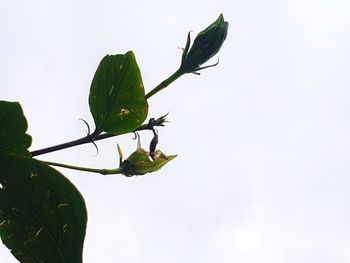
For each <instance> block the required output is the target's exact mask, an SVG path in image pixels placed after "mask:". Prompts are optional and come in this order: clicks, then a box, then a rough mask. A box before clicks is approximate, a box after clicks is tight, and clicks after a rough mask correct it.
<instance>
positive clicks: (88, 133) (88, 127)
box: [79, 118, 91, 136]
mask: <svg viewBox="0 0 350 263" xmlns="http://www.w3.org/2000/svg"><path fill="white" fill-rule="evenodd" d="M79 120H80V121H83V122H84V123H85V124H86V127H87V129H88V130H87V134H86V135H87V136H89V135H90V132H91V130H90V125H89V124H88V123H87V121H86V120H84V119H82V118H79Z"/></svg>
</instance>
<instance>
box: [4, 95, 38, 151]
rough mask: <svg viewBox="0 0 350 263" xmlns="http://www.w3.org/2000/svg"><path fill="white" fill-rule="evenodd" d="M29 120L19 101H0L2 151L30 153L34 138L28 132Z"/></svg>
mask: <svg viewBox="0 0 350 263" xmlns="http://www.w3.org/2000/svg"><path fill="white" fill-rule="evenodd" d="M27 128H28V124H27V120H26V119H25V117H24V115H23V110H22V108H21V105H20V104H19V103H18V102H8V101H0V151H4V150H7V151H11V152H15V153H19V154H25V155H29V152H28V150H27V149H28V148H29V146H30V145H31V143H32V138H31V137H30V136H29V135H28V134H26V131H27Z"/></svg>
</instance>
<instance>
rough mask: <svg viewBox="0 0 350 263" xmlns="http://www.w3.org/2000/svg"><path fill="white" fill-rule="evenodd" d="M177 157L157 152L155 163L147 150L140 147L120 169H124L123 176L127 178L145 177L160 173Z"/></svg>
mask: <svg viewBox="0 0 350 263" xmlns="http://www.w3.org/2000/svg"><path fill="white" fill-rule="evenodd" d="M175 157H176V155H169V156H166V155H164V154H163V153H162V152H161V151H159V150H157V151H156V153H155V160H154V161H153V160H150V157H149V153H148V152H147V151H146V150H144V149H143V148H141V147H138V148H137V149H136V151H134V152H133V153H132V154H131V155H130V156H129V157H128V159H126V160H125V161H123V162H122V163H121V165H120V168H121V169H122V174H124V175H126V176H133V175H143V174H146V173H152V172H155V171H158V170H159V169H161V168H162V167H163V166H164V165H166V164H167V163H168V162H170V161H171V160H172V159H174V158H175Z"/></svg>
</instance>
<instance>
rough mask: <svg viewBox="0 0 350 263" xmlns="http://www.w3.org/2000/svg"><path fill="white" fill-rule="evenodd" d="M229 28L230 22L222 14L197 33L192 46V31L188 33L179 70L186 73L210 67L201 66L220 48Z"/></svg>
mask: <svg viewBox="0 0 350 263" xmlns="http://www.w3.org/2000/svg"><path fill="white" fill-rule="evenodd" d="M227 29H228V22H226V21H225V20H224V16H223V15H222V14H221V15H220V16H219V18H218V19H217V20H216V21H215V22H214V23H212V24H211V25H210V26H208V27H207V28H206V29H204V30H203V31H201V32H200V33H199V34H198V35H197V37H196V38H195V40H194V42H193V45H192V47H191V48H190V43H191V38H190V33H188V36H187V43H186V47H185V49H184V51H183V54H182V61H181V66H180V69H179V70H180V71H182V72H184V73H196V71H199V70H201V69H204V68H207V67H210V66H207V67H202V68H201V67H200V66H201V65H202V64H204V63H205V62H207V61H208V60H209V59H210V58H212V57H213V56H214V55H215V54H216V53H217V52H218V51H219V50H220V48H221V46H222V44H223V43H224V41H225V39H226V35H227ZM215 65H217V64H215ZM213 66H214V65H213Z"/></svg>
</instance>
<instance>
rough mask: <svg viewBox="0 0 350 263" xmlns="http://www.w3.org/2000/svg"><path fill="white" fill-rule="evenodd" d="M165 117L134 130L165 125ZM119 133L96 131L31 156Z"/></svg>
mask: <svg viewBox="0 0 350 263" xmlns="http://www.w3.org/2000/svg"><path fill="white" fill-rule="evenodd" d="M165 117H166V115H164V116H161V117H159V118H158V119H157V120H155V121H154V122H152V123H147V124H143V125H141V126H140V127H138V128H137V129H136V130H135V131H134V132H136V131H143V130H152V129H153V127H155V126H164V122H166V120H165ZM117 135H120V134H111V133H102V134H98V133H97V132H94V133H92V134H90V135H87V136H85V137H83V138H80V139H77V140H74V141H70V142H66V143H62V144H58V145H54V146H51V147H48V148H44V149H40V150H36V151H32V152H31V156H32V157H34V156H38V155H41V154H46V153H50V152H55V151H59V150H62V149H66V148H70V147H73V146H77V145H82V144H86V143H92V142H94V141H99V140H103V139H107V138H110V137H114V136H117Z"/></svg>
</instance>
